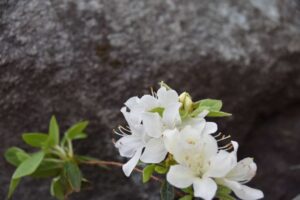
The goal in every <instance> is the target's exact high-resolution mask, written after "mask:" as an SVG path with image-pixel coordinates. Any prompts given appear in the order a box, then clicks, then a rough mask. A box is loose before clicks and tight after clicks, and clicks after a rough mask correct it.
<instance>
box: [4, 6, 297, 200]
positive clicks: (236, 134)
mask: <svg viewBox="0 0 300 200" xmlns="http://www.w3.org/2000/svg"><path fill="white" fill-rule="evenodd" d="M160 80H164V81H166V82H167V83H168V84H169V85H171V86H172V87H174V88H176V89H178V91H185V90H187V91H191V94H192V95H193V96H194V98H195V99H199V98H207V97H211V98H220V99H222V100H224V104H225V107H224V109H225V110H226V111H228V112H232V113H233V114H234V116H233V117H232V118H230V119H225V120H222V121H220V123H221V124H220V125H221V126H220V129H221V130H223V131H225V132H228V133H231V134H232V136H233V138H234V139H235V140H237V141H239V142H240V143H241V144H242V145H241V149H242V154H243V155H248V156H253V157H255V158H257V162H258V166H259V173H258V177H257V179H255V181H254V182H253V184H252V185H253V186H255V187H257V188H262V189H264V190H265V195H266V198H265V199H272V200H276V199H291V198H292V197H294V196H296V195H297V194H298V193H300V189H299V187H297V186H299V180H300V174H299V171H291V170H289V167H290V166H292V165H295V164H297V163H298V164H300V158H299V144H298V142H300V135H299V134H298V132H297V131H298V130H299V111H300V104H299V98H300V92H299V91H300V90H299V89H300V3H299V1H298V0H249V1H237V0H223V1H211V0H202V1H201V2H200V1H199V0H188V1H180V0H165V1H159V0H152V1H146V0H123V1H118V0H106V1H104V0H87V1H82V0H43V1H40V0H0V97H1V98H0V137H1V145H0V153H1V154H3V152H4V150H5V149H7V148H8V147H10V146H17V145H20V146H22V145H23V144H22V143H21V139H20V136H21V133H22V132H25V131H45V130H46V129H47V123H48V120H49V118H50V116H51V115H52V114H55V115H56V116H57V118H58V120H59V122H60V123H61V126H62V128H67V127H68V125H71V124H72V123H74V122H76V121H79V120H81V119H88V120H90V121H91V126H90V127H89V129H88V132H89V135H90V136H89V139H88V140H86V141H82V142H79V143H78V144H77V147H78V149H77V150H78V151H79V152H80V153H83V154H89V155H92V156H97V157H99V158H103V159H120V160H121V158H120V157H118V156H117V155H118V154H117V152H116V150H115V149H114V147H113V145H112V144H111V137H112V135H111V130H112V128H114V127H115V126H117V125H118V124H120V123H122V122H123V119H122V116H121V114H120V113H119V109H120V107H121V106H122V103H123V102H124V101H125V100H126V99H127V98H129V97H130V96H133V95H136V94H139V95H141V94H143V93H145V92H147V91H148V89H149V87H151V86H156V83H157V82H158V81H160ZM243 145H244V146H243ZM23 146H24V145H23ZM0 167H1V171H0V174H1V175H0V176H1V179H0V183H1V185H2V187H1V188H0V199H4V195H5V193H6V191H7V187H8V183H9V178H10V175H11V174H12V172H13V168H12V167H11V166H9V165H8V164H7V163H6V162H5V161H4V160H3V158H0ZM86 170H87V173H86V174H87V176H88V178H91V179H92V181H93V182H94V188H93V189H91V190H90V191H86V192H83V193H80V194H75V195H74V196H73V197H72V198H71V199H83V198H85V199H89V200H93V199H158V198H159V197H158V193H157V188H155V184H152V185H150V186H139V185H140V179H139V176H138V175H136V176H133V177H132V179H130V180H127V179H126V178H124V176H123V175H122V173H121V172H120V170H119V169H114V170H112V171H111V172H112V173H107V172H104V171H101V170H99V169H97V168H92V169H86ZM48 184H49V183H48V182H47V181H42V182H40V181H36V180H25V181H24V182H23V183H22V184H21V186H20V188H18V191H17V192H16V195H15V199H32V200H37V199H51V198H50V195H49V192H48Z"/></svg>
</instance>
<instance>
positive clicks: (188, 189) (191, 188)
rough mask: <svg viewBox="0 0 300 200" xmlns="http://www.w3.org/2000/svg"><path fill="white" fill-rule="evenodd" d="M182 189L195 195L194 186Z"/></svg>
mask: <svg viewBox="0 0 300 200" xmlns="http://www.w3.org/2000/svg"><path fill="white" fill-rule="evenodd" d="M181 190H182V191H184V192H185V193H188V194H190V195H193V194H194V191H193V187H192V186H190V187H187V188H183V189H181Z"/></svg>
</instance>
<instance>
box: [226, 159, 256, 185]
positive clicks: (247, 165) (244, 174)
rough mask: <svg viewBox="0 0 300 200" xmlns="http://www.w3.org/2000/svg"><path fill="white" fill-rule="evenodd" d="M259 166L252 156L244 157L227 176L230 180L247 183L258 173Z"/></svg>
mask: <svg viewBox="0 0 300 200" xmlns="http://www.w3.org/2000/svg"><path fill="white" fill-rule="evenodd" d="M256 170H257V166H256V164H255V162H254V161H253V159H252V158H244V159H243V160H241V161H239V162H238V163H237V165H236V166H235V167H234V168H233V169H232V170H231V171H230V172H229V174H228V175H227V176H226V177H227V178H228V179H230V180H234V181H239V182H243V183H246V182H248V181H250V180H251V179H252V178H253V177H254V176H255V174H256Z"/></svg>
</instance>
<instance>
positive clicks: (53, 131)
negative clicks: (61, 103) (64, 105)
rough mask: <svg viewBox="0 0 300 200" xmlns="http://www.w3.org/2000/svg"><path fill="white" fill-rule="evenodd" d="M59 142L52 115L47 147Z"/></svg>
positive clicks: (55, 122) (57, 128)
mask: <svg viewBox="0 0 300 200" xmlns="http://www.w3.org/2000/svg"><path fill="white" fill-rule="evenodd" d="M58 143H59V127H58V124H57V121H56V118H55V116H52V118H51V120H50V124H49V136H48V140H47V147H53V146H55V145H58Z"/></svg>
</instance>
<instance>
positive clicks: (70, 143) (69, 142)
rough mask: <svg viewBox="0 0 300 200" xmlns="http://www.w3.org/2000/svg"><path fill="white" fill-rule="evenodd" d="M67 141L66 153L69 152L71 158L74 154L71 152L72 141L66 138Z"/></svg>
mask: <svg viewBox="0 0 300 200" xmlns="http://www.w3.org/2000/svg"><path fill="white" fill-rule="evenodd" d="M67 142H68V147H69V152H68V154H69V156H70V157H71V158H72V157H73V155H74V153H73V146H72V142H71V140H69V139H67Z"/></svg>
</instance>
